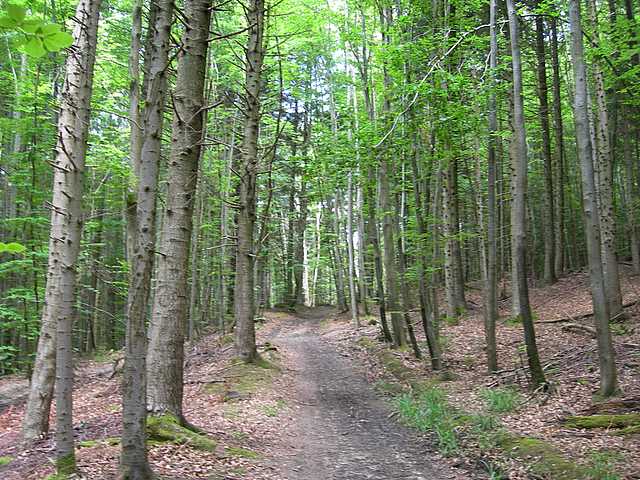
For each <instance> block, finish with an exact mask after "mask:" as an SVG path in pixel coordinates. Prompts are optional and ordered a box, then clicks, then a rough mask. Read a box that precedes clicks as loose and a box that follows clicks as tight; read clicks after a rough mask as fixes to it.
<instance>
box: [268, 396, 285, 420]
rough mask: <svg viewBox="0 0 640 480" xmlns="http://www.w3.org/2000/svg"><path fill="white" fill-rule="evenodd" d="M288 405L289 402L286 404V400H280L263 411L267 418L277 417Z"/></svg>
mask: <svg viewBox="0 0 640 480" xmlns="http://www.w3.org/2000/svg"><path fill="white" fill-rule="evenodd" d="M286 405H287V402H285V401H284V400H278V401H277V402H275V403H272V404H269V405H265V406H264V407H262V411H263V412H264V414H265V415H266V416H267V417H277V416H278V414H279V413H280V412H281V411H282V409H283V408H284V407H285V406H286Z"/></svg>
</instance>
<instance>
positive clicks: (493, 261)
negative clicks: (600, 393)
mask: <svg viewBox="0 0 640 480" xmlns="http://www.w3.org/2000/svg"><path fill="white" fill-rule="evenodd" d="M489 9H490V10H489V17H490V20H489V23H490V27H489V30H490V33H489V35H490V37H491V38H490V44H491V47H490V53H489V57H490V58H489V67H490V68H491V86H492V88H495V86H496V67H497V65H498V35H497V32H496V14H497V0H491V3H490V6H489ZM497 131H498V114H497V108H496V93H495V90H492V91H491V94H490V96H489V141H488V143H489V145H488V147H489V148H488V157H489V158H488V172H487V175H488V192H487V193H488V198H487V203H488V205H487V207H488V208H487V283H486V285H485V292H484V293H485V308H484V335H485V342H486V347H487V369H488V370H489V372H494V371H496V370H497V369H498V351H497V345H496V322H497V320H498V278H497V256H498V242H497V235H496V230H497V229H496V224H497V211H496V210H497V208H496V176H497V175H496V174H497V168H496V141H497V139H496V133H497Z"/></svg>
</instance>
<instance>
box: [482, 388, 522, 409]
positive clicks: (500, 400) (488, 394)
mask: <svg viewBox="0 0 640 480" xmlns="http://www.w3.org/2000/svg"><path fill="white" fill-rule="evenodd" d="M480 397H481V398H482V399H483V400H484V402H485V403H486V405H487V409H488V410H489V411H490V412H492V413H508V412H513V411H514V410H515V409H516V408H518V404H519V403H520V401H521V398H520V394H519V393H518V392H517V391H516V390H514V389H513V388H485V389H483V390H481V391H480Z"/></svg>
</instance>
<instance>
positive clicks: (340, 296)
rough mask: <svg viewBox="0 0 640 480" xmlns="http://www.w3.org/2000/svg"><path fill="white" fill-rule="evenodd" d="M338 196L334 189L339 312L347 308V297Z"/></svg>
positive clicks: (336, 277) (334, 245)
mask: <svg viewBox="0 0 640 480" xmlns="http://www.w3.org/2000/svg"><path fill="white" fill-rule="evenodd" d="M339 196H340V191H339V190H336V195H335V201H334V204H333V207H334V210H333V213H334V215H333V231H334V235H335V240H334V241H333V258H334V261H335V269H334V274H335V279H336V297H337V300H338V310H340V311H341V312H346V311H347V310H348V308H347V299H346V297H345V294H344V289H345V287H344V273H343V272H344V270H343V265H344V262H343V260H342V249H341V248H340V244H341V241H342V235H340V232H341V227H340V225H341V224H342V222H341V219H340V204H339V202H338V197H339Z"/></svg>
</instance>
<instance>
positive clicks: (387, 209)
mask: <svg viewBox="0 0 640 480" xmlns="http://www.w3.org/2000/svg"><path fill="white" fill-rule="evenodd" d="M391 16H392V13H391V9H390V8H388V7H381V9H380V21H381V24H382V39H383V43H385V44H389V42H390V37H389V35H390V33H389V31H388V29H389V28H390V26H391V23H392V18H391ZM382 72H383V78H384V85H385V91H386V92H387V94H386V95H385V97H384V100H383V106H382V109H383V112H384V115H385V122H383V123H384V124H387V123H388V121H387V120H388V117H389V115H391V102H390V100H389V95H390V93H389V92H390V90H391V77H390V76H389V72H388V67H387V65H386V63H383V67H382ZM379 155H380V157H379V171H378V185H379V190H378V192H379V193H378V194H379V196H380V209H381V210H382V237H383V241H384V271H385V275H386V280H387V282H386V283H387V284H386V288H387V306H388V308H389V314H390V316H391V328H392V331H393V343H394V345H395V346H397V347H399V346H403V345H406V343H407V337H406V331H405V327H404V325H403V321H404V319H403V314H402V312H401V311H400V292H399V283H398V267H397V264H396V249H395V244H394V239H393V237H394V232H393V231H394V224H395V222H396V221H397V219H396V218H395V209H394V207H393V203H392V200H391V187H390V183H391V178H390V177H391V176H392V172H391V168H390V165H389V158H388V152H386V151H382V152H380V154H379Z"/></svg>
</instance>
